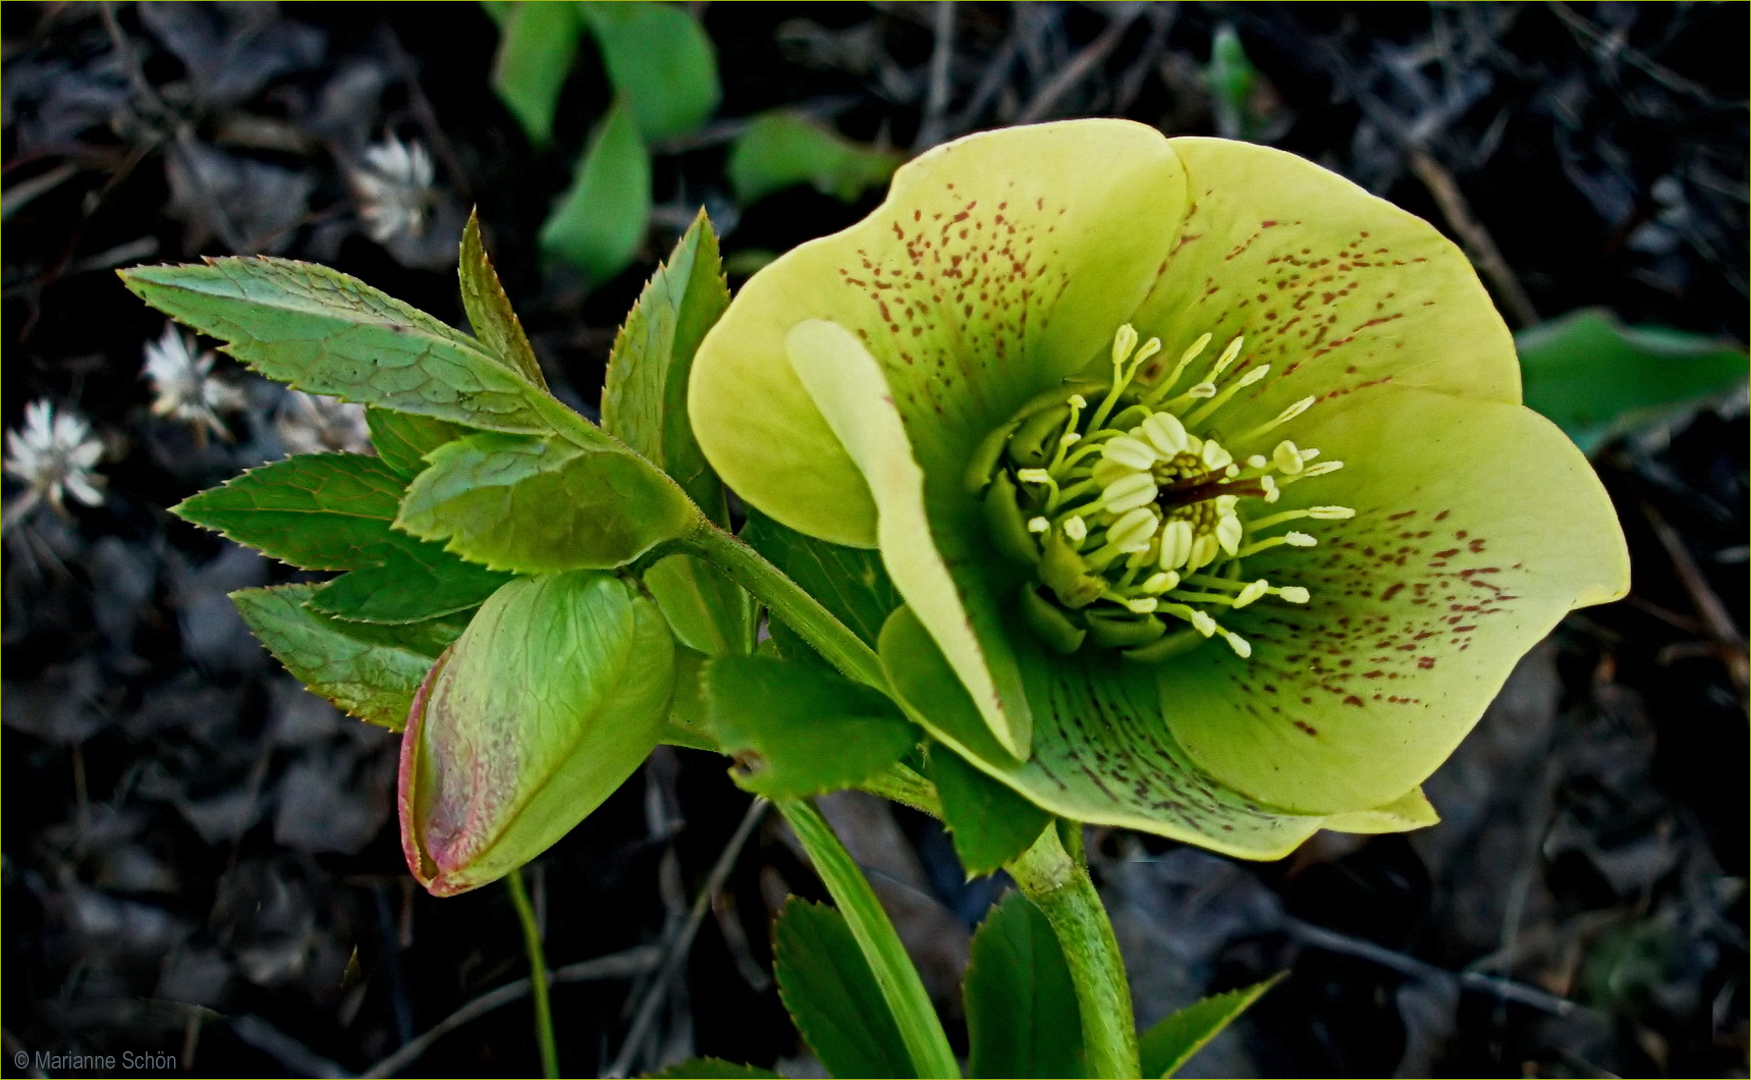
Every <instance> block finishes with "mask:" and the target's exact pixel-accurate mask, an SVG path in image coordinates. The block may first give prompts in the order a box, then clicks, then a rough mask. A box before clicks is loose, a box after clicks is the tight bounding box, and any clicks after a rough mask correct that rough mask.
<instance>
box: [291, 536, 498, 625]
mask: <svg viewBox="0 0 1751 1080" xmlns="http://www.w3.org/2000/svg"><path fill="white" fill-rule="evenodd" d="M400 539H401V540H402V542H403V546H401V547H397V548H393V549H391V550H390V552H389V554H388V555H387V556H386V557H385V558H384V560H383V562H382V564H381V565H378V566H362V567H360V568H359V569H357V570H353V571H350V572H348V573H345V574H342V575H341V576H340V577H337V578H335V579H334V580H333V581H330V582H328V583H327V584H326V585H323V586H321V587H319V588H318V589H317V590H316V592H315V593H313V594H311V597H310V606H311V607H313V608H315V609H316V610H318V611H321V612H323V613H325V614H328V615H333V616H335V617H336V618H339V619H348V620H351V621H354V622H370V623H416V622H423V621H425V620H427V619H436V618H440V617H442V616H445V615H453V614H455V613H457V612H459V611H467V610H469V609H470V608H475V607H479V606H480V604H481V603H482V602H483V601H485V600H486V598H487V597H489V596H491V595H492V594H493V593H494V592H496V591H497V590H498V588H499V586H501V585H503V584H505V583H506V582H507V581H509V580H511V577H510V575H509V574H501V573H499V572H498V571H496V570H488V569H487V568H486V567H484V566H476V565H474V564H473V563H466V562H463V561H462V560H461V559H458V558H457V557H456V556H454V555H451V554H449V553H448V552H446V551H444V550H443V549H442V548H440V547H438V545H436V544H427V543H422V542H420V541H418V540H414V539H412V538H411V537H401V538H400Z"/></svg>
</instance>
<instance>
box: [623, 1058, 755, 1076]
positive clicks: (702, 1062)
mask: <svg viewBox="0 0 1751 1080" xmlns="http://www.w3.org/2000/svg"><path fill="white" fill-rule="evenodd" d="M649 1075H650V1080H780V1077H779V1075H778V1074H777V1073H775V1072H768V1071H767V1070H765V1069H757V1068H755V1067H754V1066H752V1065H736V1064H733V1063H732V1062H728V1061H725V1060H724V1059H723V1058H714V1057H697V1058H688V1059H687V1060H686V1061H683V1062H680V1063H678V1064H675V1065H671V1066H669V1067H668V1068H666V1069H664V1070H663V1071H662V1072H654V1073H651V1074H649Z"/></svg>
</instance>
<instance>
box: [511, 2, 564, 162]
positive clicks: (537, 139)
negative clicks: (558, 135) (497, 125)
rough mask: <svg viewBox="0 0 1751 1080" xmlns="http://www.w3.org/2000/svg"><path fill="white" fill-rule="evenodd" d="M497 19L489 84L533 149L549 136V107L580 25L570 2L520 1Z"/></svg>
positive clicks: (551, 108)
mask: <svg viewBox="0 0 1751 1080" xmlns="http://www.w3.org/2000/svg"><path fill="white" fill-rule="evenodd" d="M496 21H497V22H498V23H499V29H500V34H501V35H502V36H501V37H500V39H499V51H498V56H497V57H496V58H495V59H494V61H493V73H492V88H493V89H494V90H496V91H498V95H499V99H500V100H502V101H503V102H504V103H505V106H506V107H507V108H509V109H510V110H511V115H513V116H515V117H516V118H517V122H518V123H519V124H521V125H523V133H524V134H525V135H527V136H528V137H529V142H530V143H531V144H533V145H534V146H535V147H536V148H537V149H541V148H543V147H546V146H547V145H548V144H549V143H551V142H552V141H553V113H554V107H555V106H556V105H557V104H558V103H559V91H560V88H561V87H563V86H564V85H565V79H566V76H567V75H568V74H569V73H570V72H571V66H572V58H573V57H574V56H575V55H576V54H577V51H578V35H579V33H580V32H581V31H582V29H583V28H582V26H581V25H580V23H579V21H578V16H577V12H576V11H575V10H574V9H573V8H572V6H571V5H570V4H551V3H529V2H525V3H520V4H517V5H515V6H513V7H511V8H510V10H509V11H507V12H506V13H505V15H504V16H503V17H502V18H498V19H497V20H496Z"/></svg>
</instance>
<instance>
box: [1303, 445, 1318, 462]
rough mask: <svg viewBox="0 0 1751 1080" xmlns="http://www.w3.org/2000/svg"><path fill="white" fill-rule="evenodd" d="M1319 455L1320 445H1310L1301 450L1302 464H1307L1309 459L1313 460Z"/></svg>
mask: <svg viewBox="0 0 1751 1080" xmlns="http://www.w3.org/2000/svg"><path fill="white" fill-rule="evenodd" d="M1318 456H1319V447H1317V446H1310V447H1308V448H1307V449H1305V450H1303V451H1301V464H1303V465H1305V464H1307V463H1308V462H1309V461H1312V460H1313V459H1314V458H1316V457H1318Z"/></svg>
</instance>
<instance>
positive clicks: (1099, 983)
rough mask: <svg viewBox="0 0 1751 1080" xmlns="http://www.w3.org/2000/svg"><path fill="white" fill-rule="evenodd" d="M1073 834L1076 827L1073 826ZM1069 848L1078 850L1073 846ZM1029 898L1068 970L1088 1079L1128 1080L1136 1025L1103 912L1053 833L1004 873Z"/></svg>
mask: <svg viewBox="0 0 1751 1080" xmlns="http://www.w3.org/2000/svg"><path fill="white" fill-rule="evenodd" d="M1071 827H1072V828H1076V826H1074V825H1072V826H1071ZM1074 846H1076V847H1078V848H1080V844H1079V843H1078V844H1075V845H1074ZM1007 869H1008V870H1009V874H1010V876H1011V877H1013V878H1014V879H1015V883H1016V884H1017V885H1019V886H1020V887H1021V891H1022V892H1023V893H1025V894H1026V895H1027V897H1028V899H1030V900H1032V901H1033V902H1034V903H1035V904H1036V905H1038V907H1039V909H1040V911H1041V912H1043V913H1044V914H1045V916H1046V921H1047V922H1049V923H1051V924H1052V932H1053V933H1054V934H1055V935H1056V936H1057V938H1058V944H1059V946H1060V947H1061V948H1062V949H1063V950H1064V959H1065V961H1066V962H1067V963H1068V964H1069V966H1070V980H1071V982H1072V983H1073V984H1074V985H1075V987H1076V1002H1077V1005H1078V1007H1079V1011H1080V1012H1081V1014H1082V1037H1083V1041H1084V1044H1085V1045H1086V1047H1087V1052H1088V1069H1089V1075H1090V1076H1097V1077H1135V1076H1137V1075H1139V1072H1138V1070H1139V1065H1138V1060H1137V1026H1136V1021H1135V1019H1134V1015H1133V1013H1132V1011H1131V986H1130V983H1129V982H1127V981H1126V979H1125V965H1124V963H1123V962H1122V961H1121V960H1120V958H1119V942H1118V939H1117V938H1115V937H1114V936H1113V924H1112V923H1111V922H1110V921H1108V919H1107V912H1106V908H1105V907H1103V906H1101V902H1100V896H1099V894H1097V893H1096V892H1095V891H1094V882H1093V881H1092V880H1091V879H1090V878H1089V876H1088V868H1087V866H1085V865H1084V864H1083V862H1082V860H1081V858H1079V857H1076V856H1072V855H1071V853H1070V852H1069V851H1066V850H1065V848H1064V844H1063V842H1062V840H1061V839H1060V837H1059V835H1058V829H1057V828H1056V827H1053V828H1049V829H1046V830H1045V831H1044V832H1042V833H1041V834H1040V838H1039V839H1038V840H1036V841H1035V842H1034V846H1033V847H1031V848H1029V849H1028V850H1027V851H1025V852H1023V853H1022V854H1021V856H1020V857H1018V858H1017V859H1016V860H1015V861H1014V862H1012V863H1010V864H1009V866H1008V867H1007Z"/></svg>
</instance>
